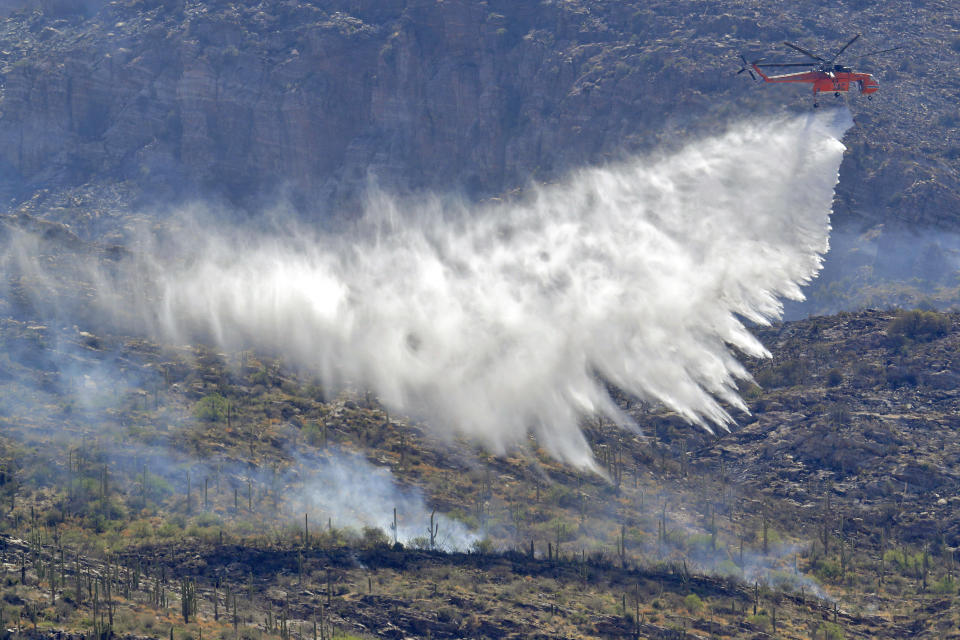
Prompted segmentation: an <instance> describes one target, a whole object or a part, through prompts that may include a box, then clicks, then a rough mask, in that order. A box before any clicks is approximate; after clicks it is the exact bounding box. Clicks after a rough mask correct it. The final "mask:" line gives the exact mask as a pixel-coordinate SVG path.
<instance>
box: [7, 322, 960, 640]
mask: <svg viewBox="0 0 960 640" xmlns="http://www.w3.org/2000/svg"><path fill="white" fill-rule="evenodd" d="M760 335H761V336H762V339H763V341H764V344H765V345H767V346H768V348H769V349H770V350H771V351H772V353H773V357H772V358H771V359H769V360H761V361H757V362H754V363H751V365H750V368H751V370H752V372H753V374H754V375H755V378H756V380H757V382H758V383H760V385H762V386H748V387H745V388H744V389H743V392H744V394H745V396H746V397H747V398H748V399H749V405H750V410H751V415H749V416H747V415H741V416H739V422H740V426H738V427H736V428H734V429H733V430H732V432H730V433H721V434H719V435H716V436H712V435H710V434H707V433H706V432H704V431H700V430H697V429H695V428H692V427H690V426H689V425H686V424H684V423H683V422H682V421H681V420H679V419H678V418H677V417H676V416H674V415H672V414H671V413H669V412H665V411H663V410H662V409H659V408H658V407H656V406H651V405H644V404H640V403H637V402H635V401H632V400H630V399H628V398H621V399H620V402H621V406H622V408H623V409H624V410H626V411H628V412H629V413H630V414H631V415H632V416H633V417H634V418H635V419H636V421H637V423H638V424H639V425H640V427H641V431H640V432H639V433H631V432H629V431H624V430H622V429H620V428H617V427H614V426H613V425H611V424H609V423H606V422H596V421H588V422H586V423H584V425H583V426H584V429H585V430H586V433H587V434H588V438H589V440H590V443H591V446H592V447H593V450H594V453H595V455H596V457H597V461H598V463H599V465H600V467H601V468H602V470H603V473H602V474H591V473H583V472H577V471H576V470H574V469H571V468H569V467H567V466H565V465H560V464H557V463H556V462H555V461H553V460H551V459H550V458H549V457H548V456H546V455H545V453H544V452H543V451H541V450H540V449H539V448H538V447H537V446H536V443H535V442H531V446H530V447H529V448H524V449H522V450H517V451H514V452H511V453H510V455H508V456H505V457H500V458H497V457H491V456H488V455H486V454H484V453H483V452H480V451H477V450H476V449H475V448H473V447H472V446H470V445H468V444H466V443H459V442H451V441H449V439H445V438H438V437H437V436H436V432H435V431H434V429H433V428H432V427H431V426H430V425H427V424H422V423H418V422H416V421H413V420H410V419H408V418H405V417H403V416H391V415H389V414H387V413H386V412H385V411H384V410H383V408H382V407H380V406H379V404H378V402H377V400H376V398H373V397H371V396H370V395H369V394H364V393H362V392H355V391H350V390H344V391H343V392H340V393H338V394H336V395H331V394H330V392H329V391H324V390H323V389H321V388H319V387H318V386H317V385H316V382H315V381H311V380H310V379H309V378H301V377H300V376H298V375H297V374H296V373H295V372H293V371H290V370H288V369H286V368H285V367H284V365H283V364H282V363H281V362H279V361H275V360H272V359H270V358H267V357H263V356H258V355H256V354H253V353H250V352H244V353H240V354H218V353H216V352H213V351H210V350H208V349H205V348H203V347H199V348H183V347H165V346H161V345H154V344H151V343H148V342H145V341H143V340H140V339H132V338H124V337H122V336H110V335H102V336H98V335H94V334H91V333H89V332H79V331H78V330H76V329H74V330H70V329H69V328H57V327H52V326H45V325H38V324H32V323H30V322H19V321H12V320H8V321H5V322H4V323H3V325H2V331H0V337H2V341H3V346H4V351H3V353H4V356H3V359H2V360H0V381H2V389H0V390H2V397H3V398H4V401H3V405H2V412H0V421H2V422H0V424H2V427H3V428H2V440H0V446H2V449H0V451H2V455H0V472H2V473H0V501H2V502H3V503H4V504H9V505H11V508H9V509H8V510H7V509H5V512H6V513H5V515H4V517H3V519H2V522H0V524H2V526H3V529H4V532H5V535H6V536H7V537H6V538H4V540H5V542H4V545H5V546H6V551H4V552H3V553H4V555H3V557H4V566H5V567H6V576H7V578H6V582H5V584H6V587H5V588H6V589H7V592H6V593H7V594H8V595H5V596H4V604H2V605H0V610H2V611H3V613H2V615H3V616H4V619H5V620H15V619H17V620H18V623H17V626H18V627H20V628H24V627H32V626H33V625H38V626H37V627H36V628H37V629H38V630H42V629H64V630H72V631H74V632H76V631H77V630H79V629H83V628H87V629H90V627H89V626H87V627H84V626H83V625H84V624H87V625H89V620H90V618H86V619H87V620H88V622H86V623H85V622H83V619H84V617H85V616H88V615H90V613H91V610H90V607H91V606H93V605H92V603H93V595H92V590H93V588H94V586H95V585H96V584H99V587H98V588H99V589H101V592H103V593H106V591H105V590H106V589H108V588H109V589H112V593H113V594H114V595H113V596H104V597H107V598H108V599H109V600H110V602H111V604H110V606H109V608H108V607H107V606H106V605H105V604H100V605H98V606H99V607H101V608H100V609H99V612H100V613H99V615H100V616H101V617H102V620H101V622H100V624H101V625H102V626H101V627H99V628H101V629H105V628H107V626H108V621H107V613H109V614H110V616H111V618H110V620H111V621H110V622H109V627H110V629H111V630H112V631H114V632H116V633H120V634H134V635H140V636H144V635H145V636H153V637H156V636H158V635H159V636H164V635H166V634H167V633H168V631H169V629H170V628H171V627H173V628H175V630H176V633H177V634H182V635H181V637H183V638H186V637H191V638H192V637H196V636H197V635H198V634H200V633H203V634H206V635H207V636H208V637H209V636H210V635H218V634H220V636H221V637H224V638H227V637H233V634H235V633H236V631H235V629H241V630H246V631H243V633H244V634H264V635H266V636H268V637H273V635H274V634H275V635H277V636H279V637H281V638H285V637H288V636H289V635H298V634H305V635H306V636H309V635H310V634H311V632H312V631H311V629H312V625H313V624H314V618H316V619H317V620H318V624H319V627H320V629H321V631H320V632H319V633H320V634H321V635H323V634H328V633H329V632H330V631H329V629H330V628H331V627H335V628H336V629H337V630H338V631H337V633H348V632H349V633H353V634H360V636H361V637H364V634H373V635H375V636H376V637H410V636H413V637H462V636H463V635H464V634H466V635H470V636H476V637H531V635H530V631H529V630H530V629H537V630H538V633H539V634H540V635H537V636H536V637H543V638H554V637H557V638H559V637H573V636H578V637H579V636H583V637H603V638H616V637H653V638H657V637H663V638H668V637H677V636H675V635H671V634H681V633H686V634H688V637H705V638H706V637H716V635H717V634H719V635H720V636H721V637H737V638H739V637H768V636H767V635H764V634H770V637H784V638H809V637H823V634H824V633H826V634H828V635H827V637H846V638H861V637H863V638H883V637H887V638H904V637H929V638H948V637H958V636H960V627H958V622H960V621H958V619H957V617H956V611H957V608H956V604H957V598H958V587H957V581H956V580H957V579H956V571H957V568H956V558H955V552H956V549H957V548H958V546H960V502H958V501H957V499H956V491H957V485H958V475H957V468H956V461H957V458H958V456H960V446H958V445H957V443H956V441H955V439H954V438H952V437H951V434H952V433H953V432H954V430H955V428H956V426H957V425H956V421H957V417H956V416H957V414H958V406H957V403H958V402H960V380H958V376H957V374H956V371H957V366H956V362H955V359H956V354H957V351H958V350H957V341H958V340H960V317H958V316H956V315H946V314H939V313H936V312H920V311H918V312H901V313H893V312H879V311H868V312H862V313H856V314H841V315H839V316H835V317H829V318H815V319H811V320H807V321H802V322H794V323H787V324H783V325H779V326H776V327H773V328H771V329H768V330H761V332H760ZM346 451H354V452H357V453H360V454H361V455H362V456H364V457H365V458H366V459H368V460H369V461H370V462H371V463H373V464H374V465H376V466H378V467H383V468H389V469H390V470H391V471H392V473H393V475H394V476H395V478H396V479H397V481H398V482H399V483H401V485H402V486H408V487H418V488H421V489H423V491H424V495H425V498H426V500H427V501H428V503H429V504H430V506H431V508H435V509H436V510H437V511H435V512H434V513H443V514H447V515H449V516H450V517H452V518H454V519H456V520H457V521H458V522H461V523H463V524H464V525H466V526H467V527H469V528H470V529H471V530H473V531H475V532H477V535H478V538H476V540H475V542H474V543H473V544H472V545H471V546H470V549H469V550H470V553H469V554H466V555H464V554H462V553H460V554H458V553H452V554H451V553H445V552H441V551H440V550H439V549H433V548H432V546H431V545H432V543H431V542H429V540H428V538H427V536H426V535H425V534H424V535H421V537H420V538H419V539H415V540H413V541H411V542H409V543H408V546H407V547H403V546H402V545H401V546H396V545H394V544H392V540H391V536H392V533H391V531H390V528H389V527H387V526H386V525H384V526H383V527H382V528H376V527H368V528H366V529H363V530H362V531H361V530H358V529H357V528H352V527H350V526H346V525H341V524H338V521H337V518H336V516H334V517H332V518H331V519H330V520H329V522H325V519H321V520H319V522H318V520H317V517H316V515H313V516H311V517H310V519H309V522H307V523H305V521H304V516H303V513H302V511H300V510H301V509H304V506H303V504H304V503H303V502H302V500H301V498H300V497H299V496H301V495H302V493H303V492H304V491H305V490H307V487H308V486H309V483H310V482H311V481H310V474H311V469H312V468H315V467H316V465H318V464H322V463H323V462H322V461H323V460H327V459H333V458H337V457H339V456H341V455H343V453H342V452H346ZM191 479H192V480H191ZM328 490H331V491H332V490H333V488H332V487H328ZM384 515H385V516H387V519H388V516H389V510H388V509H387V513H386V514H384ZM423 517H424V518H425V519H426V518H427V516H426V515H424V516H423ZM430 517H431V518H432V517H433V515H432V514H431V515H430ZM382 521H383V520H381V522H382ZM267 523H269V524H267ZM427 524H428V523H427V522H426V520H425V521H424V523H423V524H422V527H423V529H422V530H423V531H426V530H427ZM444 526H445V527H448V526H449V525H444ZM441 537H442V536H441ZM61 550H63V551H61ZM531 554H532V555H531ZM61 557H62V558H63V559H61ZM72 558H79V560H74V559H72ZM77 563H79V564H77ZM51 567H53V569H51ZM51 571H53V573H51ZM58 572H59V573H58ZM51 575H53V576H54V577H53V578H51ZM78 575H79V578H78ZM111 576H112V577H111ZM51 580H52V583H51ZM78 580H79V584H80V585H81V587H82V589H83V594H81V595H80V596H77V594H76V593H75V591H76V589H77V587H76V584H78ZM108 582H109V585H110V586H109V587H108ZM50 589H53V591H54V594H53V595H51V594H50ZM185 589H186V591H184V590H185ZM191 589H194V590H195V591H192V590H191ZM164 594H166V595H164ZM184 594H186V595H184ZM191 594H196V595H191ZM690 596H695V597H693V598H691V597H690ZM185 597H186V598H187V602H188V603H189V602H192V600H191V598H195V599H196V602H194V604H188V607H192V608H189V611H188V613H187V614H186V617H184V614H183V612H182V607H183V606H184V605H183V602H184V598H185ZM233 598H239V599H240V600H241V603H240V604H241V611H242V613H241V614H236V613H233V612H232V609H231V608H230V607H231V603H233V602H234V600H233ZM56 602H60V604H59V605H55V603H56ZM102 602H103V601H101V603H102ZM214 603H216V604H214ZM54 605H55V606H54ZM114 616H115V618H114ZM93 619H94V620H96V619H97V618H96V615H94V617H93ZM191 620H193V621H191ZM234 621H236V622H234ZM234 625H236V627H235V626H234ZM323 629H327V631H323ZM94 630H95V629H94ZM831 633H834V634H835V635H834V636H831V635H829V634H831ZM836 634H840V635H836ZM254 637H259V636H254ZM318 637H319V636H318Z"/></svg>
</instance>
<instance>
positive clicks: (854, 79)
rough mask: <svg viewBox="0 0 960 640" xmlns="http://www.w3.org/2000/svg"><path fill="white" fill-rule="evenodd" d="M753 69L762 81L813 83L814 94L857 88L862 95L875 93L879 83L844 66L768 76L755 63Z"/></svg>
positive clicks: (868, 75) (865, 74) (866, 74)
mask: <svg viewBox="0 0 960 640" xmlns="http://www.w3.org/2000/svg"><path fill="white" fill-rule="evenodd" d="M752 66H753V69H754V70H755V71H756V72H757V73H759V74H760V77H761V78H763V81H764V82H805V83H809V84H811V85H813V93H814V95H816V94H818V93H821V92H830V91H833V92H840V91H850V90H851V89H857V90H859V91H860V93H861V94H863V95H869V94H871V93H876V92H877V91H878V90H879V89H880V83H879V82H877V79H876V78H874V77H873V76H872V75H870V74H869V73H858V72H856V71H851V70H848V69H847V68H846V67H844V68H842V69H841V70H834V71H801V72H800V73H787V74H783V75H779V76H768V75H767V74H765V73H764V72H763V71H761V70H760V67H758V66H757V65H756V64H753V65H752Z"/></svg>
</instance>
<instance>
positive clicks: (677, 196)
mask: <svg viewBox="0 0 960 640" xmlns="http://www.w3.org/2000/svg"><path fill="white" fill-rule="evenodd" d="M850 124H851V122H850V118H849V114H848V113H847V112H846V111H830V112H824V113H820V114H816V115H814V114H810V115H801V116H792V117H781V118H777V119H762V120H751V121H747V122H743V123H740V124H737V125H735V126H732V127H730V128H729V129H728V130H727V131H726V132H725V133H723V134H722V135H718V136H717V137H714V138H711V139H705V140H699V141H696V142H694V143H691V144H689V145H687V146H685V147H684V148H682V149H681V150H679V151H677V152H675V153H672V154H669V155H661V156H651V157H645V158H639V159H635V160H631V161H627V162H622V163H619V164H615V165H611V166H606V167H602V168H593V169H586V170H582V171H579V172H577V173H576V174H574V175H572V176H570V177H569V179H567V180H565V181H563V182H562V183H558V184H552V185H548V186H539V187H534V188H531V189H530V192H529V194H528V195H527V196H525V197H524V198H523V199H522V200H520V201H511V202H505V203H502V202H498V203H492V204H490V203H487V204H484V205H468V204H464V203H462V202H457V203H451V201H450V199H443V198H433V199H431V198H421V199H418V200H417V201H416V202H411V201H410V200H398V199H394V198H391V197H390V196H388V195H386V194H382V193H381V194H374V195H373V196H371V198H370V204H369V206H368V210H367V213H366V215H365V216H364V218H363V220H362V221H361V222H360V223H359V224H358V225H357V228H356V229H354V230H353V231H352V232H350V233H338V234H330V233H326V234H325V233H310V232H306V231H304V229H302V228H300V229H297V230H296V231H288V232H276V233H272V234H266V235H264V234H251V233H245V232H243V231H236V230H234V231H222V230H217V228H216V227H213V226H206V227H202V228H199V229H194V230H193V231H191V232H190V233H187V234H185V235H187V236H189V237H191V238H195V239H198V240H196V244H194V245H192V246H184V247H181V251H180V254H179V256H178V258H177V259H176V260H170V259H164V258H161V257H160V253H159V252H158V253H157V254H156V255H152V256H147V257H141V260H142V262H141V267H144V268H145V269H146V271H147V274H146V275H143V273H141V274H140V276H139V277H140V278H141V280H138V282H143V281H150V282H153V283H154V284H153V287H151V288H149V290H150V291H152V293H151V294H150V295H149V296H148V297H149V300H146V301H145V302H144V303H143V304H144V305H145V306H146V308H148V309H150V313H149V314H148V315H149V317H150V322H151V324H152V327H153V328H154V329H155V330H156V331H157V332H159V333H161V334H162V335H164V336H165V337H166V338H181V339H194V338H196V337H198V334H199V335H202V336H206V337H207V338H209V337H212V338H214V339H216V340H218V341H219V342H220V343H222V344H223V345H224V346H225V347H230V348H238V347H239V348H242V347H249V346H251V345H254V346H260V347H266V348H270V349H274V350H276V351H278V352H279V353H280V354H282V355H283V356H284V357H285V358H288V359H291V360H295V361H296V362H297V363H298V364H299V365H301V366H304V367H308V368H310V369H312V370H313V371H315V372H317V373H319V374H320V375H321V376H322V377H323V379H324V380H325V381H326V382H327V383H328V384H338V383H344V382H349V383H352V384H359V385H363V386H365V387H369V388H371V389H372V390H373V391H374V392H375V393H376V394H377V395H378V397H379V398H380V399H381V400H382V401H383V402H384V403H385V404H386V405H388V406H389V407H392V408H393V409H394V410H397V411H402V412H406V413H410V414H415V415H420V416H426V417H428V418H429V421H430V423H431V424H432V425H433V426H434V427H436V428H437V429H438V430H439V431H441V432H444V433H449V434H462V435H466V436H469V437H471V438H473V439H474V440H476V441H479V442H481V443H482V444H484V445H485V446H487V447H489V448H490V449H492V450H493V451H494V452H502V451H504V450H506V449H508V448H510V447H512V446H516V445H518V444H521V443H523V442H524V441H525V440H526V437H527V435H528V434H529V433H533V434H535V435H536V437H537V440H538V442H539V444H540V445H541V446H543V447H545V448H546V449H547V450H548V451H549V452H550V453H552V454H553V455H554V456H556V457H558V458H560V459H563V460H565V461H567V462H570V463H572V464H575V465H583V466H590V465H592V457H591V453H590V448H589V447H588V445H587V443H586V441H585V438H584V436H583V435H582V433H581V431H580V428H579V423H580V421H581V420H582V419H583V417H584V416H587V415H591V414H598V413H599V414H604V415H606V416H610V417H611V418H613V419H616V420H618V421H620V422H621V423H627V422H629V421H628V420H627V418H626V417H625V416H623V415H621V412H620V411H619V410H618V408H617V406H616V405H615V403H614V402H612V400H611V399H610V397H609V395H608V391H607V388H608V387H607V386H606V384H607V383H611V384H613V385H616V386H617V387H619V388H620V389H622V390H624V391H625V392H627V393H629V394H633V395H634V396H637V397H638V398H640V399H643V400H647V401H655V402H660V403H663V404H664V405H666V406H667V407H669V408H670V409H672V410H673V411H676V412H677V413H678V414H679V415H681V416H683V417H684V418H685V419H686V420H688V421H690V422H692V423H697V424H700V425H703V426H705V427H708V428H709V427H710V426H714V427H715V426H720V427H725V426H726V425H728V424H729V423H730V422H731V416H730V414H729V413H728V410H727V409H726V408H725V406H729V407H734V408H736V409H739V410H744V409H745V405H744V404H743V402H742V401H741V399H740V398H739V397H738V395H737V392H736V382H737V380H738V379H742V378H747V377H748V374H747V372H746V371H745V370H744V368H743V367H742V366H741V364H740V363H739V362H738V360H737V357H736V356H737V352H739V353H740V354H746V355H750V356H763V355H766V350H765V349H764V347H763V346H762V345H761V344H760V343H759V342H758V341H757V340H756V339H755V338H754V337H753V336H752V335H751V334H750V332H749V331H748V329H747V328H746V327H745V325H744V319H747V320H749V321H752V322H755V323H766V322H769V321H771V320H773V319H776V318H778V317H779V316H780V314H781V313H782V305H781V302H780V299H782V298H790V299H799V298H802V293H801V285H803V284H804V283H806V282H808V281H809V280H810V279H811V278H812V277H813V276H815V274H816V273H817V271H818V270H819V269H820V266H821V257H822V254H823V253H824V252H826V251H827V249H828V237H829V231H830V225H829V217H830V212H831V205H832V200H833V189H834V186H835V184H836V181H837V175H838V169H839V165H840V161H841V158H842V155H843V151H844V147H843V145H842V143H841V142H840V140H839V139H840V137H841V136H842V134H843V131H844V130H845V129H846V128H847V127H848V126H849V125H850ZM184 255H186V256H187V258H186V259H185V258H184ZM144 265H145V266H144ZM157 301H159V302H157Z"/></svg>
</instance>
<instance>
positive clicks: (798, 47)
mask: <svg viewBox="0 0 960 640" xmlns="http://www.w3.org/2000/svg"><path fill="white" fill-rule="evenodd" d="M783 44H785V45H787V46H788V47H790V48H791V49H796V50H797V51H799V52H800V53H802V54H803V55H805V56H809V57H811V58H813V59H814V60H819V61H820V62H826V60H824V59H823V58H821V57H820V56H818V55H817V54H815V53H811V52H809V51H807V50H806V49H804V48H803V47H801V46H800V45H796V44H793V43H792V42H784V43H783Z"/></svg>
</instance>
